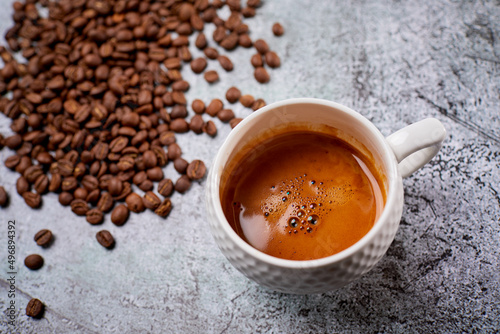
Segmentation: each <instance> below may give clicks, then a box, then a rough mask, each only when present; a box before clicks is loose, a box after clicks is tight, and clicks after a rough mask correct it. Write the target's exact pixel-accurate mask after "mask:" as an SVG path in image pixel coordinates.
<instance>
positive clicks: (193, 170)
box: [186, 160, 207, 180]
mask: <svg viewBox="0 0 500 334" xmlns="http://www.w3.org/2000/svg"><path fill="white" fill-rule="evenodd" d="M206 171H207V168H206V167H205V164H204V163H203V161H201V160H193V161H191V163H190V164H189V165H188V167H187V170H186V175H187V176H188V177H189V178H190V179H191V180H199V179H201V178H203V176H204V175H205V173H206Z"/></svg>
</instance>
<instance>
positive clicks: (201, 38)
mask: <svg viewBox="0 0 500 334" xmlns="http://www.w3.org/2000/svg"><path fill="white" fill-rule="evenodd" d="M194 45H195V46H196V47H197V48H198V49H200V50H203V49H204V48H205V47H206V46H207V38H206V36H205V34H204V33H199V34H198V36H197V37H196V40H195V42H194Z"/></svg>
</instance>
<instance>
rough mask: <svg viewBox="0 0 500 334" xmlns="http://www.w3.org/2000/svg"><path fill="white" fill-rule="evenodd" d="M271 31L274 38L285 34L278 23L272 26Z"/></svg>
mask: <svg viewBox="0 0 500 334" xmlns="http://www.w3.org/2000/svg"><path fill="white" fill-rule="evenodd" d="M272 30H273V34H274V36H281V35H283V34H284V33H285V29H284V28H283V26H282V25H281V24H280V23H279V22H276V23H275V24H273V28H272Z"/></svg>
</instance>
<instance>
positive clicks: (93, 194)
mask: <svg viewBox="0 0 500 334" xmlns="http://www.w3.org/2000/svg"><path fill="white" fill-rule="evenodd" d="M100 197H101V191H100V190H99V189H94V190H92V191H90V192H89V194H88V195H87V198H85V201H87V202H88V203H91V204H93V205H96V204H97V202H98V201H99V199H100Z"/></svg>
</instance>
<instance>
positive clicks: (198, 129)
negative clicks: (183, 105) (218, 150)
mask: <svg viewBox="0 0 500 334" xmlns="http://www.w3.org/2000/svg"><path fill="white" fill-rule="evenodd" d="M204 123H205V122H204V121H203V117H201V115H194V116H193V117H192V118H191V121H190V122H189V129H190V130H191V131H193V132H194V133H197V134H200V133H202V132H203V124H204Z"/></svg>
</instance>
